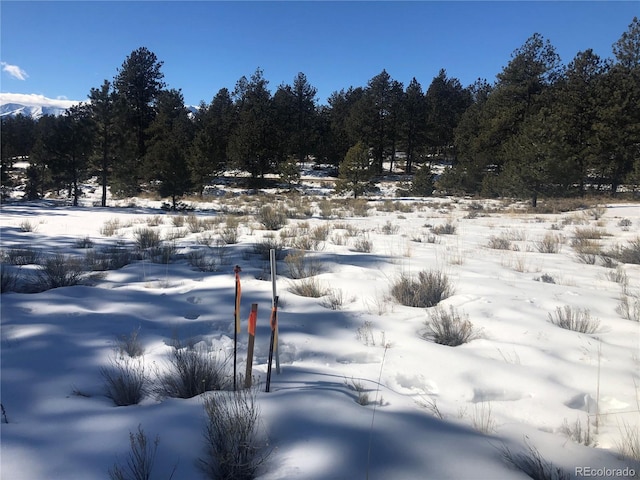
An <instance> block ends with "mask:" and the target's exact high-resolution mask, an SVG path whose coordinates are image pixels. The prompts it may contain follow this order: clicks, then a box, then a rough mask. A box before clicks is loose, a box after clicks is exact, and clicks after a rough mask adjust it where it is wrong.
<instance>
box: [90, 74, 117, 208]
mask: <svg viewBox="0 0 640 480" xmlns="http://www.w3.org/2000/svg"><path fill="white" fill-rule="evenodd" d="M112 87H113V86H112V85H111V82H109V81H108V80H105V81H104V83H103V84H102V85H101V86H100V88H92V89H91V91H90V93H89V104H88V108H89V112H90V115H91V119H92V121H93V126H94V132H95V137H94V138H95V154H96V156H97V158H98V168H99V171H100V184H101V186H102V197H101V201H100V205H101V206H102V207H106V206H107V188H108V180H109V173H110V169H111V166H112V164H113V161H114V155H115V151H116V120H117V111H116V95H115V92H114V90H113V88H112Z"/></svg>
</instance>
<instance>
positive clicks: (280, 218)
mask: <svg viewBox="0 0 640 480" xmlns="http://www.w3.org/2000/svg"><path fill="white" fill-rule="evenodd" d="M256 220H258V222H260V223H261V224H262V225H264V228H266V229H267V230H280V229H281V228H282V227H284V226H285V225H286V224H287V222H288V221H289V220H288V219H287V214H286V213H285V212H283V211H280V210H276V209H275V208H273V207H271V206H270V205H265V206H264V207H262V208H261V209H260V210H258V213H257V215H256Z"/></svg>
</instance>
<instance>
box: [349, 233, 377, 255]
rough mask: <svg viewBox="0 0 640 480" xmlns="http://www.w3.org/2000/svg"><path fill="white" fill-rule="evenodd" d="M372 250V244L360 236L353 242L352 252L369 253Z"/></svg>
mask: <svg viewBox="0 0 640 480" xmlns="http://www.w3.org/2000/svg"><path fill="white" fill-rule="evenodd" d="M371 250H373V242H372V241H371V240H369V239H368V238H366V237H364V236H361V237H358V238H356V239H355V241H354V242H353V251H354V252H359V253H371Z"/></svg>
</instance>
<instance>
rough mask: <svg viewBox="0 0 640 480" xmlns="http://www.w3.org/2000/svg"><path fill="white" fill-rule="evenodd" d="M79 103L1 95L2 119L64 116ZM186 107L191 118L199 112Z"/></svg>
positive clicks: (17, 95)
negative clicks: (6, 117) (21, 116)
mask: <svg viewBox="0 0 640 480" xmlns="http://www.w3.org/2000/svg"><path fill="white" fill-rule="evenodd" d="M21 100H22V101H21ZM78 103H80V102H76V101H69V100H53V99H50V98H46V97H42V96H39V95H21V94H10V93H0V117H5V116H16V115H20V114H22V115H24V116H26V117H31V118H33V119H36V120H37V119H39V118H40V117H43V116H44V115H54V116H58V115H64V112H66V111H67V109H68V108H70V107H71V106H72V105H76V104H78ZM186 107H187V109H188V110H189V114H190V115H191V116H193V115H194V114H195V113H196V112H197V111H198V107H194V106H192V105H187V106H186Z"/></svg>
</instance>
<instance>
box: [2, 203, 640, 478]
mask: <svg viewBox="0 0 640 480" xmlns="http://www.w3.org/2000/svg"><path fill="white" fill-rule="evenodd" d="M211 198H212V200H211V201H208V202H207V203H204V202H202V203H199V204H197V205H196V207H197V208H196V209H195V210H194V211H192V212H189V213H188V214H184V215H179V214H173V213H168V212H165V211H163V210H161V209H160V208H159V207H160V202H153V201H145V200H140V199H136V200H132V201H130V202H125V203H122V206H115V203H113V204H112V205H111V206H110V207H109V208H106V209H101V208H95V207H91V206H83V207H78V208H72V207H69V206H63V205H59V204H55V203H54V202H41V203H31V204H24V203H7V204H5V205H3V207H2V209H1V210H0V227H1V228H2V245H1V247H2V249H3V251H4V256H5V258H9V257H13V258H14V260H15V257H16V256H17V255H16V251H17V250H18V249H22V250H28V251H31V252H32V253H33V251H39V252H41V254H42V255H53V254H56V253H59V254H64V255H71V256H73V257H77V258H78V259H80V260H82V262H83V263H84V264H88V263H91V262H90V259H93V261H94V262H95V258H96V257H97V256H99V255H98V254H99V253H100V252H107V251H109V248H111V251H113V247H114V246H118V247H119V249H120V250H127V251H130V252H134V251H135V243H136V240H137V239H139V238H140V235H141V233H140V232H141V231H153V232H157V233H158V235H159V237H160V238H161V239H162V244H161V247H160V250H158V251H156V254H154V255H152V254H151V253H150V252H149V251H142V252H138V257H137V258H138V259H134V260H132V261H131V262H130V263H128V264H127V265H125V266H123V267H121V268H119V269H114V270H107V271H102V272H97V271H96V272H89V271H87V272H86V273H84V274H83V275H82V279H81V283H80V284H79V285H76V286H69V287H61V288H55V289H50V290H46V291H41V292H39V293H15V292H6V293H3V294H2V297H1V302H2V303H1V308H2V310H1V313H2V340H1V353H2V357H1V359H2V372H1V373H2V377H1V380H2V392H1V393H2V398H1V400H2V406H3V408H4V413H3V418H2V420H3V421H2V426H1V428H2V430H1V434H2V449H1V454H2V457H1V475H2V479H6V480H23V479H24V480H44V479H52V480H69V479H82V480H93V479H104V478H108V470H109V468H111V467H112V466H113V465H114V463H117V462H122V461H126V458H127V455H128V452H129V433H130V432H136V431H137V429H138V426H140V427H141V428H143V429H144V431H145V433H146V434H147V435H148V436H149V438H151V439H153V438H156V436H157V437H158V438H159V444H158V455H157V457H156V461H155V467H154V475H153V477H152V478H157V479H166V478H169V477H170V475H171V472H172V471H173V470H174V469H175V472H174V474H173V478H174V479H198V478H203V475H202V473H201V472H200V470H199V469H198V467H197V465H196V463H197V459H198V458H200V457H201V456H202V455H203V452H204V437H203V431H204V425H205V415H204V410H203V397H205V396H206V395H207V394H205V395H200V396H196V397H194V398H190V399H178V398H168V397H158V396H156V395H153V394H148V395H146V396H145V397H144V398H143V400H142V401H141V403H140V404H138V405H132V406H122V407H116V406H114V403H113V402H112V400H111V399H109V398H107V396H105V393H104V388H105V385H104V383H105V382H104V378H103V376H102V374H101V372H102V371H103V370H104V369H105V368H109V367H110V366H111V365H113V361H114V360H113V359H114V356H115V355H116V347H117V345H118V339H122V338H123V336H124V337H126V336H130V335H132V332H136V333H137V335H138V339H139V340H140V342H141V343H142V345H143V347H144V355H143V356H142V357H141V362H143V363H144V365H145V367H146V368H147V370H148V371H151V372H156V373H157V372H162V371H163V370H164V369H166V368H167V364H168V359H169V357H170V353H171V352H172V351H173V350H174V346H173V345H175V344H176V342H177V341H179V342H181V343H182V344H192V345H199V346H200V347H202V348H206V349H208V350H209V351H211V352H217V353H219V354H222V355H223V356H227V357H228V356H229V355H231V354H232V349H233V337H234V321H233V310H234V274H233V267H234V266H235V265H239V266H240V267H241V268H242V273H241V274H240V278H241V282H242V301H241V311H240V318H241V320H242V332H241V334H240V335H239V337H238V371H239V372H244V371H245V365H246V363H245V362H246V352H247V343H248V335H247V333H246V332H247V319H248V316H249V310H250V306H251V304H252V303H257V304H258V328H257V334H256V343H255V359H254V367H253V375H254V377H255V379H256V382H257V383H258V384H259V389H260V390H259V392H258V393H257V400H258V405H259V408H260V412H261V425H262V427H263V431H264V433H265V435H266V436H267V438H268V442H269V449H270V450H271V454H270V456H269V458H268V461H267V462H266V463H265V464H264V465H263V468H262V469H261V470H260V471H259V475H258V478H261V479H263V480H267V479H304V480H310V479H318V480H319V479H349V480H350V479H354V478H369V479H372V480H373V479H376V480H378V479H379V480H390V479H393V480H396V479H457V480H464V479H524V478H528V477H527V475H526V474H525V473H523V472H522V471H519V470H517V469H515V468H514V467H513V466H512V465H509V464H508V463H507V462H506V461H505V460H504V458H503V452H504V450H505V448H508V449H509V450H510V451H511V452H513V453H514V454H518V453H521V452H531V451H533V450H536V451H538V452H539V453H540V455H541V457H542V458H544V460H545V461H547V462H549V463H551V464H553V466H554V468H555V467H558V468H560V469H562V470H563V471H564V472H566V474H567V477H566V478H583V477H585V478H586V477H588V478H614V476H615V475H616V474H620V473H623V474H624V473H625V472H626V474H627V478H628V474H629V472H630V471H632V470H634V471H635V477H636V478H637V477H638V473H639V472H640V465H639V464H638V463H637V462H634V461H632V460H630V459H625V458H623V457H622V456H621V451H622V450H624V449H625V445H626V446H627V447H628V446H629V445H634V443H633V442H635V445H637V442H638V437H637V429H638V428H639V427H640V411H639V410H640V409H639V404H640V351H639V347H640V323H639V322H638V317H640V265H636V264H630V263H617V262H616V263H617V265H606V266H605V265H603V262H604V261H605V260H603V258H604V257H602V256H601V255H598V254H597V253H594V252H607V251H612V250H615V249H616V248H618V250H619V249H620V248H624V247H625V246H627V245H629V242H634V241H638V239H639V238H640V204H624V203H615V204H608V205H606V206H605V205H603V206H602V207H599V208H592V209H586V210H577V211H570V212H564V213H549V214H539V213H523V212H522V211H521V210H519V209H518V208H516V207H517V205H507V204H504V203H501V202H497V201H472V200H464V199H453V198H427V199H402V200H397V199H392V200H386V201H385V200H383V199H379V200H375V201H363V202H356V203H353V202H346V201H337V200H336V201H330V200H324V201H322V200H321V199H320V197H298V198H297V199H295V200H292V199H288V200H286V201H284V200H281V199H278V198H276V197H275V196H264V195H262V196H248V195H237V196H234V195H226V196H221V197H211ZM283 198H284V197H283ZM127 204H129V206H125V205H127ZM265 204H268V205H272V206H274V207H275V209H276V211H285V210H287V211H290V212H293V211H295V214H291V215H290V217H298V218H289V219H288V222H287V224H286V225H285V226H284V227H282V228H279V229H278V230H267V229H266V228H265V226H264V225H262V224H261V223H260V222H259V221H258V218H257V217H256V215H255V214H256V212H258V211H259V209H260V208H261V207H262V206H263V205H265ZM88 205H91V203H90V202H89V204H88ZM177 217H182V218H181V219H177ZM447 229H448V230H449V233H445V231H446V230H447ZM234 232H235V235H236V236H237V238H235V239H233V240H235V242H231V243H225V242H222V241H220V238H221V237H222V236H224V237H225V238H226V240H228V241H229V240H230V238H229V236H230V235H231V236H233V234H234ZM585 237H590V238H586V239H585ZM268 245H272V246H273V245H275V246H276V247H277V248H278V249H280V248H282V255H281V260H279V261H278V262H277V268H278V272H277V273H278V275H277V289H278V294H279V296H280V300H281V305H280V309H279V315H278V320H279V337H278V340H279V342H278V343H279V347H278V353H279V360H280V365H281V372H280V374H276V372H275V368H274V372H273V376H272V379H271V391H270V392H269V393H266V392H265V391H264V390H265V388H264V387H265V385H264V382H265V379H266V373H267V363H268V348H269V339H270V327H269V315H270V312H271V296H272V284H271V281H270V270H269V263H268V260H267V258H266V257H265V256H263V255H261V254H260V253H258V252H257V251H258V250H260V248H259V247H262V249H264V247H265V246H268ZM585 245H586V247H588V248H586V247H585ZM297 248H298V249H303V250H304V251H305V253H304V259H305V261H307V263H306V264H305V265H307V268H309V269H310V270H309V271H308V272H307V273H309V274H310V275H311V276H309V277H307V278H302V279H292V278H291V276H292V272H291V268H293V267H292V266H291V262H286V261H285V260H284V258H285V257H286V255H288V254H290V253H292V252H295V251H296V249H297ZM548 250H556V253H546V251H548ZM158 252H160V253H158ZM163 256H164V260H166V261H168V263H165V262H164V261H163V258H162V257H163ZM290 260H291V257H290ZM14 263H28V260H27V261H22V262H14ZM294 267H295V265H294ZM4 268H5V269H6V270H5V271H7V272H12V273H13V274H15V275H17V276H18V277H19V278H18V282H19V283H18V284H19V285H22V287H21V288H23V289H24V288H32V289H34V290H35V289H36V288H35V287H33V286H31V287H29V285H33V284H35V278H36V275H37V271H38V268H37V266H35V265H33V264H25V265H6V266H5V267H4ZM207 270H210V271H207ZM423 270H425V271H432V272H439V273H440V274H442V275H444V276H445V277H446V278H447V279H448V280H449V281H450V286H451V290H452V292H451V295H450V296H449V297H448V298H446V299H444V300H443V301H442V302H441V303H440V304H439V305H440V306H441V307H444V309H445V310H443V311H445V312H447V311H451V310H450V308H451V307H453V308H454V311H455V312H457V313H458V314H459V315H460V316H461V318H468V320H469V322H471V324H472V325H473V330H474V333H475V335H474V336H473V337H472V339H471V341H469V342H467V343H464V344H462V345H459V346H456V347H451V346H445V345H441V344H438V343H435V342H434V341H432V340H430V339H428V338H425V333H426V332H427V324H426V322H429V321H431V320H432V319H433V315H434V311H435V310H436V308H435V307H431V308H420V307H409V306H404V305H401V304H400V303H399V302H398V301H396V300H395V299H394V298H393V297H392V295H391V287H392V285H394V284H395V283H397V282H398V281H399V279H401V278H405V279H406V278H413V277H414V276H417V275H418V273H419V272H420V271H423ZM293 276H295V275H293ZM310 279H313V282H316V283H315V284H313V283H312V280H310ZM305 282H306V283H305ZM309 284H312V286H315V287H316V288H317V289H320V290H321V292H322V293H324V294H325V295H323V296H321V297H318V298H313V297H306V296H301V295H298V294H295V293H293V292H292V291H291V290H292V289H294V288H295V286H300V285H307V286H309ZM17 289H18V290H19V289H20V288H17ZM559 307H560V308H561V311H560V312H565V311H566V310H565V308H567V307H568V308H569V309H570V310H571V311H572V312H574V313H579V314H587V315H589V318H590V319H591V325H592V326H594V327H595V332H594V333H579V332H577V331H573V330H570V329H564V328H560V327H559V326H557V325H555V324H554V323H552V321H551V319H553V318H556V317H554V316H555V315H558V313H559V312H558V311H557V310H556V309H557V308H559ZM634 432H635V435H636V437H635V439H634V438H633V434H634ZM630 437H631V438H630ZM585 444H588V445H585ZM636 448H637V447H636ZM625 468H627V470H623V469H625ZM630 469H631V470H630ZM631 473H633V472H631ZM557 478H560V477H557ZM621 478H625V477H624V476H622V477H621Z"/></svg>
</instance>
